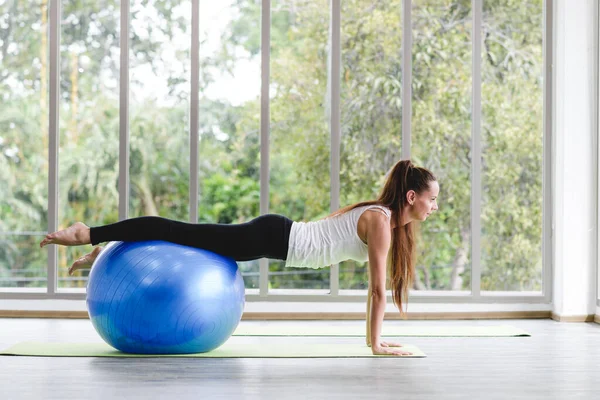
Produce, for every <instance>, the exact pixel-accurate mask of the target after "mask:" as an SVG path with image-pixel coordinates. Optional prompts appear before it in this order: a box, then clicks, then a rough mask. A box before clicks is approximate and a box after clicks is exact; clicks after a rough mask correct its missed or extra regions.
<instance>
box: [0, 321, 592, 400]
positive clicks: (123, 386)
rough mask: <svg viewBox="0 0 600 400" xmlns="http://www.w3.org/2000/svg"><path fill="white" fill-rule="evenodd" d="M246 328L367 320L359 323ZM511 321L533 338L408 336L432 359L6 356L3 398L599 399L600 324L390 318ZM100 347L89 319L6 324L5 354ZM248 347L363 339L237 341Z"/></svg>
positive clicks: (0, 381)
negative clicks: (48, 345)
mask: <svg viewBox="0 0 600 400" xmlns="http://www.w3.org/2000/svg"><path fill="white" fill-rule="evenodd" d="M242 323H245V324H256V323H259V324H265V323H268V324H326V323H333V324H361V323H360V322H359V321H336V322H324V321H303V322H284V321H280V322H257V321H244V322H242ZM386 323H390V324H392V323H393V324H410V325H419V326H423V325H433V326H439V325H495V324H510V325H514V326H517V327H519V328H522V329H525V330H527V331H529V332H530V333H531V334H532V337H516V338H514V337H509V338H423V337H407V338H401V340H400V341H401V342H402V343H406V344H414V345H417V346H419V347H420V348H421V349H422V350H423V351H424V352H425V353H427V356H428V357H427V358H412V359H411V358H405V359H400V358H386V359H381V358H377V359H371V358H367V359H174V358H155V359H125V358H44V357H12V356H0V399H3V400H12V399H61V400H65V399H66V400H68V399H102V400H104V399H117V398H118V399H153V398H155V399H159V398H160V399H230V398H231V399H261V400H263V399H278V400H280V399H312V398H320V399H359V398H361V399H362V398H365V399H421V400H428V399H435V400H441V399H468V400H475V399H486V400H488V399H503V400H504V399H510V400H515V399H544V400H547V399H553V400H554V399H569V400H573V399H590V400H591V399H595V400H598V399H600V325H598V324H594V323H559V322H554V321H552V320H501V321H491V320H485V321H389V322H388V321H386ZM24 340H36V341H48V342H93V341H100V340H101V339H100V338H99V336H98V335H97V333H96V332H95V331H94V329H93V327H92V325H91V323H90V321H89V320H44V319H0V348H2V349H4V348H6V347H9V346H10V345H12V344H15V343H17V342H20V341H24ZM230 340H232V341H236V342H238V343H248V345H262V346H268V345H269V344H270V343H289V345H290V346H293V345H294V343H299V342H301V341H302V342H311V343H314V342H318V343H356V345H357V346H362V345H363V343H364V339H362V338H331V337H329V338H327V337H324V338H297V337H296V338H282V337H279V338H278V337H261V338H251V337H232V338H231V339H230Z"/></svg>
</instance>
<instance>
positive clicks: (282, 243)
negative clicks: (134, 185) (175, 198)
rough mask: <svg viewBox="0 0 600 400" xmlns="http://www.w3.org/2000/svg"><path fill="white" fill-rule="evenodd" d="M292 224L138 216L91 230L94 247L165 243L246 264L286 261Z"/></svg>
mask: <svg viewBox="0 0 600 400" xmlns="http://www.w3.org/2000/svg"><path fill="white" fill-rule="evenodd" d="M291 226H292V221H291V220H290V219H288V218H286V217H284V216H281V215H275V214H267V215H262V216H260V217H258V218H255V219H253V220H251V221H249V222H246V223H243V224H190V223H186V222H179V221H173V220H170V219H166V218H162V217H138V218H131V219H127V220H124V221H120V222H117V223H114V224H109V225H104V226H99V227H92V228H90V241H91V243H92V244H93V245H95V244H98V243H101V242H108V241H116V240H119V241H140V240H165V241H169V242H173V243H178V244H183V245H186V246H192V247H198V248H201V249H205V250H210V251H213V252H215V253H218V254H221V255H224V256H228V257H232V258H233V259H234V260H236V261H249V260H255V259H258V258H262V257H266V258H273V259H279V260H285V259H286V257H287V250H288V241H289V235H290V230H291Z"/></svg>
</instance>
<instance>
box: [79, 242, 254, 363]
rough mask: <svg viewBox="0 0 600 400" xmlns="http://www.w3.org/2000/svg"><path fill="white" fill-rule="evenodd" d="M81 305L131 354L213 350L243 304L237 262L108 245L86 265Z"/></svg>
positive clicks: (161, 246) (195, 252)
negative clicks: (89, 266) (88, 270)
mask: <svg viewBox="0 0 600 400" xmlns="http://www.w3.org/2000/svg"><path fill="white" fill-rule="evenodd" d="M86 305H87V309H88V313H89V316H90V320H91V321H92V324H93V326H94V328H95V329H96V331H97V332H98V333H99V334H100V336H101V337H102V338H103V339H104V340H105V341H106V342H107V343H108V344H110V345H111V346H113V347H114V348H116V349H118V350H120V351H122V352H125V353H135V354H189V353H203V352H207V351H211V350H213V349H216V348H217V347H219V346H220V345H222V344H223V343H225V341H226V340H227V339H228V338H229V337H230V336H231V335H232V334H233V332H234V331H235V329H236V327H237V326H238V324H239V322H240V320H241V318H242V313H243V311H244V305H245V292H244V280H243V278H242V274H241V272H240V270H239V269H238V266H237V263H236V262H235V261H234V260H233V259H231V258H229V257H224V256H220V255H218V254H215V253H213V252H210V251H207V250H202V249H197V248H194V247H189V246H183V245H179V244H174V243H170V242H164V241H144V242H110V243H109V244H108V245H107V246H106V247H105V248H104V249H103V250H102V252H101V253H100V255H99V256H98V258H96V261H95V262H94V264H93V266H92V270H91V272H90V275H89V278H88V283H87V300H86Z"/></svg>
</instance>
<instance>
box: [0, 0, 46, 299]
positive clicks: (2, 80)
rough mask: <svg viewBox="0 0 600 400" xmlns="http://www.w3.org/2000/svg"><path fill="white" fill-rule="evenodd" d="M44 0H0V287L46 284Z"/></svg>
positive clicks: (43, 285)
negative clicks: (30, 0) (32, 1)
mask: <svg viewBox="0 0 600 400" xmlns="http://www.w3.org/2000/svg"><path fill="white" fill-rule="evenodd" d="M48 41H49V38H48V1H43V0H42V1H40V2H37V3H36V5H35V6H32V5H31V4H30V3H28V2H6V1H4V2H0V183H1V184H0V287H46V286H47V271H48V270H47V265H48V251H47V250H46V249H43V250H40V248H39V246H38V244H39V242H40V241H41V240H42V239H43V237H44V236H45V235H46V233H47V231H48V70H49V58H48Z"/></svg>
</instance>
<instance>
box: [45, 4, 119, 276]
mask: <svg viewBox="0 0 600 400" xmlns="http://www.w3.org/2000/svg"><path fill="white" fill-rule="evenodd" d="M61 7H62V22H61V32H60V39H61V46H60V64H61V68H60V76H59V79H60V100H59V107H60V109H59V115H60V125H59V128H60V142H59V170H58V171H59V174H60V175H59V195H58V204H59V215H58V220H59V227H58V228H59V229H64V228H66V227H68V226H70V225H71V224H72V223H73V222H76V221H82V222H84V223H86V224H87V225H89V226H94V225H100V224H106V223H112V222H116V221H117V220H118V217H119V209H118V182H117V178H118V176H119V161H118V160H119V54H120V51H119V37H120V25H119V18H120V11H119V7H120V3H119V2H118V1H116V0H103V1H100V2H98V1H92V0H86V1H80V2H72V1H63V2H62V3H61ZM57 249H58V287H59V288H73V287H82V288H83V287H85V281H86V279H85V278H86V277H87V275H88V274H89V271H87V270H82V271H78V272H76V273H75V274H74V276H73V277H70V276H69V274H68V267H69V266H70V265H71V264H72V263H73V261H74V260H75V259H77V258H78V257H80V256H82V255H83V254H85V253H87V252H89V251H91V250H92V246H83V247H65V246H57Z"/></svg>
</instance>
